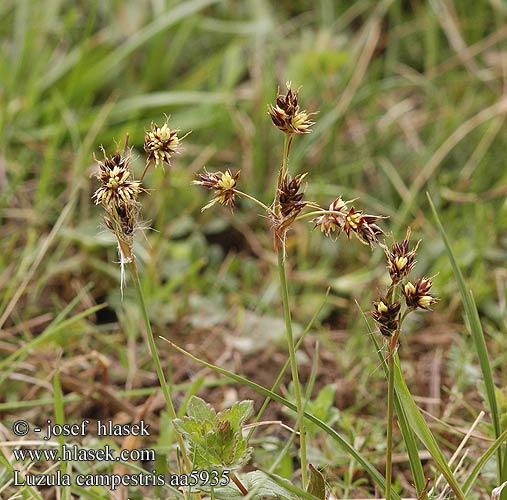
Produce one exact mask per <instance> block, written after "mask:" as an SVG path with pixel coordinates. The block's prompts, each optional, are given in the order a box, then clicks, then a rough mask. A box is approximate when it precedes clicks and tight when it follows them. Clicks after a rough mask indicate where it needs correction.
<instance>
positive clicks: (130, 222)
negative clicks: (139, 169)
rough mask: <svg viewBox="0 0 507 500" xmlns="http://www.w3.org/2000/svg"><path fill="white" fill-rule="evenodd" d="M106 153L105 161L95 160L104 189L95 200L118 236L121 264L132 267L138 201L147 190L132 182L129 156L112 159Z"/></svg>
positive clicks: (114, 156) (96, 194) (138, 182)
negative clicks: (142, 192) (130, 264)
mask: <svg viewBox="0 0 507 500" xmlns="http://www.w3.org/2000/svg"><path fill="white" fill-rule="evenodd" d="M102 153H103V155H104V159H103V160H97V159H95V161H96V162H97V164H98V166H99V173H98V174H97V178H98V179H99V182H100V186H99V188H98V189H97V190H96V191H95V193H94V194H93V199H94V200H95V204H97V205H102V207H103V208H104V210H105V211H106V216H105V217H104V223H105V225H106V227H107V228H108V229H109V230H110V231H112V232H113V233H114V234H115V236H116V239H117V242H118V249H119V254H120V262H121V263H122V264H123V263H128V262H131V261H132V259H133V253H132V243H133V235H134V230H135V227H136V223H137V220H136V219H137V213H138V211H139V205H138V202H137V197H138V195H139V193H140V192H141V191H144V188H143V187H142V185H141V182H140V181H136V180H133V179H132V172H131V170H130V166H129V161H130V157H129V156H128V155H122V154H121V153H119V152H116V153H114V154H113V155H112V156H111V157H108V156H107V154H106V152H105V150H104V149H102Z"/></svg>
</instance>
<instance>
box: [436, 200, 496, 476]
mask: <svg viewBox="0 0 507 500" xmlns="http://www.w3.org/2000/svg"><path fill="white" fill-rule="evenodd" d="M427 197H428V201H429V203H430V206H431V210H432V211H433V215H434V217H435V221H436V223H437V227H438V229H439V231H440V234H441V236H442V239H443V241H444V244H445V248H446V250H447V256H448V257H449V261H450V263H451V267H452V271H453V273H454V277H455V279H456V282H457V284H458V289H459V292H460V294H461V300H462V301H463V307H464V308H465V314H466V318H467V321H468V326H469V329H470V333H471V335H472V339H473V341H474V346H475V350H476V351H477V356H478V357H479V365H480V367H481V371H482V376H483V379H484V386H485V388H486V396H487V399H488V404H489V409H490V411H491V420H492V421H493V428H494V431H495V438H498V437H499V436H500V433H501V427H500V416H499V413H498V404H497V401H496V394H495V384H494V382H493V373H492V370H491V364H490V362H489V356H488V349H487V347H486V341H485V339H484V332H483V330H482V325H481V322H480V319H479V312H478V311H477V306H476V305H475V301H474V298H473V295H472V292H471V291H470V290H469V289H468V288H467V285H466V283H465V279H464V278H463V274H462V272H461V269H460V268H459V266H458V263H457V261H456V257H455V256H454V253H453V251H452V247H451V244H450V242H449V238H448V237H447V234H446V232H445V230H444V227H443V225H442V222H441V221H440V217H439V216H438V212H437V209H436V208H435V205H434V204H433V201H432V199H431V196H430V195H429V193H428V194H427ZM497 466H498V479H499V482H502V481H503V480H504V479H505V478H504V477H502V451H501V449H500V448H499V449H498V452H497Z"/></svg>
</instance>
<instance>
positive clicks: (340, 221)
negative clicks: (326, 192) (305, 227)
mask: <svg viewBox="0 0 507 500" xmlns="http://www.w3.org/2000/svg"><path fill="white" fill-rule="evenodd" d="M347 203H349V202H344V201H343V200H342V199H341V197H338V198H336V200H334V201H333V203H331V205H330V206H329V210H327V211H326V212H325V213H324V214H322V215H320V216H319V217H316V218H315V219H313V222H314V223H315V227H320V229H321V231H322V232H323V233H325V235H326V236H331V235H332V234H333V233H336V236H335V237H336V238H338V236H339V235H340V234H341V233H342V232H345V234H346V235H347V237H348V238H350V234H351V233H354V234H355V235H356V237H357V238H358V239H359V241H361V242H362V243H364V244H365V245H369V246H370V247H373V245H375V244H378V242H379V240H378V237H379V236H380V235H382V234H384V231H382V229H380V227H379V226H377V224H375V222H377V221H378V220H380V219H385V218H386V217H383V216H380V215H369V214H365V213H364V212H363V211H362V210H356V209H355V208H354V207H353V206H352V207H350V208H349V207H348V206H347Z"/></svg>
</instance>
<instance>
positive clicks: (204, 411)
mask: <svg viewBox="0 0 507 500" xmlns="http://www.w3.org/2000/svg"><path fill="white" fill-rule="evenodd" d="M187 414H188V416H189V417H194V418H195V419H196V420H199V421H203V420H207V421H209V422H214V421H215V418H216V416H217V414H216V412H215V410H214V409H213V408H212V407H211V406H210V405H209V404H208V403H206V402H205V401H204V400H202V399H201V398H199V397H197V396H192V397H191V398H190V401H189V402H188V407H187Z"/></svg>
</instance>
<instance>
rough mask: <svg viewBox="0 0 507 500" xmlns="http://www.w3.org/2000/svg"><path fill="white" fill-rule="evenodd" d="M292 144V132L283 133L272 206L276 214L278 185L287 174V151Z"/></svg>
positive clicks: (278, 212) (278, 193)
mask: <svg viewBox="0 0 507 500" xmlns="http://www.w3.org/2000/svg"><path fill="white" fill-rule="evenodd" d="M291 144H292V134H283V157H282V165H281V167H280V171H279V172H278V180H277V183H276V192H275V202H274V203H273V208H274V210H275V213H276V214H277V215H279V214H280V186H281V185H282V181H283V179H284V178H285V176H286V175H287V169H288V162H289V151H290V145H291Z"/></svg>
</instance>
